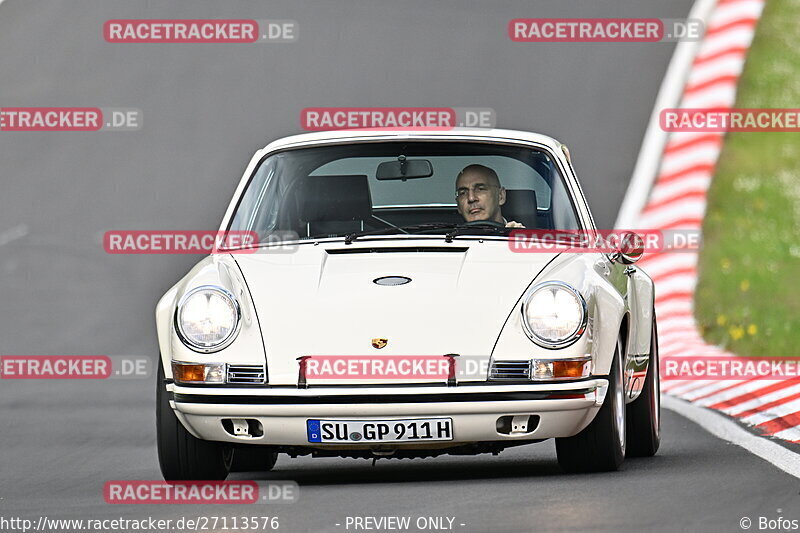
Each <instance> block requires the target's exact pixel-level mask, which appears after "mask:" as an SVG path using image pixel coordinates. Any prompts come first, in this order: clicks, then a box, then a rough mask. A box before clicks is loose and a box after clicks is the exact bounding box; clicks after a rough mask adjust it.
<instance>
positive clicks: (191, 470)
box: [156, 356, 233, 481]
mask: <svg viewBox="0 0 800 533" xmlns="http://www.w3.org/2000/svg"><path fill="white" fill-rule="evenodd" d="M156 442H157V445H158V464H159V466H160V467H161V474H162V475H163V476H164V479H165V480H167V481H183V480H223V479H225V478H226V477H228V472H229V471H230V468H231V460H232V459H233V450H231V448H230V447H229V446H225V445H224V444H222V443H220V442H211V441H206V440H201V439H198V438H197V437H195V436H194V435H192V434H191V433H189V432H188V431H186V428H184V427H183V424H181V422H180V420H178V417H177V416H175V412H174V411H173V410H172V407H170V405H169V398H168V395H167V391H166V389H165V387H164V366H163V364H162V362H161V356H159V358H158V374H157V378H156Z"/></svg>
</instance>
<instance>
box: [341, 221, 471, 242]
mask: <svg viewBox="0 0 800 533" xmlns="http://www.w3.org/2000/svg"><path fill="white" fill-rule="evenodd" d="M458 226H459V225H458V224H453V223H451V222H429V223H426V224H410V225H407V226H393V227H391V228H381V229H374V230H367V231H354V232H353V233H348V234H347V235H346V236H345V238H344V243H345V244H352V243H353V241H355V240H356V239H358V238H359V237H364V236H366V235H385V234H387V233H393V232H395V231H398V230H399V231H402V232H403V233H410V232H412V231H426V230H434V229H450V228H457V227H458Z"/></svg>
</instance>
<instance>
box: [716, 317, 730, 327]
mask: <svg viewBox="0 0 800 533" xmlns="http://www.w3.org/2000/svg"><path fill="white" fill-rule="evenodd" d="M727 323H728V317H726V316H725V315H717V325H718V326H724V325H725V324H727Z"/></svg>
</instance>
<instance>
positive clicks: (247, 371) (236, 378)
mask: <svg viewBox="0 0 800 533" xmlns="http://www.w3.org/2000/svg"><path fill="white" fill-rule="evenodd" d="M227 382H228V383H242V384H255V385H263V384H264V383H266V382H267V372H266V370H265V369H264V365H228V379H227Z"/></svg>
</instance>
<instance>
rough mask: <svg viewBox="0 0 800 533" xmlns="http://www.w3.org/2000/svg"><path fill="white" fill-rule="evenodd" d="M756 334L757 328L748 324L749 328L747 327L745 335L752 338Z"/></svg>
mask: <svg viewBox="0 0 800 533" xmlns="http://www.w3.org/2000/svg"><path fill="white" fill-rule="evenodd" d="M756 333H758V326H756V325H755V324H750V325H749V326H747V334H748V335H750V336H751V337H752V336H753V335H755V334H756Z"/></svg>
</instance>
